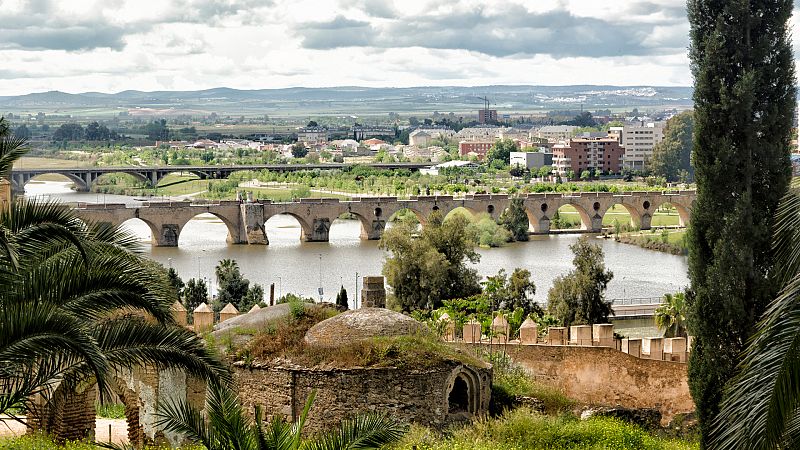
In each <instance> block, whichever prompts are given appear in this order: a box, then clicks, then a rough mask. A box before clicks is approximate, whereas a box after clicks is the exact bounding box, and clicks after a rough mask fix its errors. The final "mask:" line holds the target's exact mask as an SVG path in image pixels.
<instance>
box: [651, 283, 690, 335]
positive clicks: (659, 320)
mask: <svg viewBox="0 0 800 450" xmlns="http://www.w3.org/2000/svg"><path fill="white" fill-rule="evenodd" d="M653 319H654V320H655V322H656V326H657V327H658V329H659V330H664V337H666V338H674V337H687V333H686V295H685V294H684V293H683V292H678V293H676V294H664V301H663V302H662V304H661V305H660V306H659V307H658V308H656V311H655V314H654V315H653Z"/></svg>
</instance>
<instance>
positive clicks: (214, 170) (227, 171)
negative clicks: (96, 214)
mask: <svg viewBox="0 0 800 450" xmlns="http://www.w3.org/2000/svg"><path fill="white" fill-rule="evenodd" d="M348 166H350V164H344V163H326V164H251V165H237V166H159V167H144V166H142V167H90V168H72V169H56V168H50V169H47V168H40V169H23V168H15V169H14V170H13V171H12V172H11V188H12V190H13V191H14V192H24V190H25V185H26V184H27V183H28V182H29V181H30V180H31V179H33V178H34V177H37V176H39V175H44V174H58V175H64V176H65V177H67V178H69V180H70V181H72V182H73V183H75V189H76V190H78V191H81V192H88V191H89V190H91V188H92V185H94V183H95V181H97V179H98V178H100V177H101V176H103V175H105V174H109V173H126V174H129V175H132V176H134V177H135V178H136V179H138V180H140V181H144V182H147V183H149V184H150V185H151V186H156V185H158V182H159V181H161V179H162V178H164V177H165V176H167V175H169V174H171V173H175V172H189V173H193V174H195V175H197V176H198V177H200V179H201V180H205V179H220V178H228V177H229V176H230V175H231V174H232V173H234V172H241V171H247V170H253V171H256V170H269V171H272V172H294V171H299V170H314V169H320V170H331V169H344V168H347V167H348ZM369 166H370V167H373V168H375V169H409V170H419V169H420V168H423V167H428V166H430V163H375V164H369Z"/></svg>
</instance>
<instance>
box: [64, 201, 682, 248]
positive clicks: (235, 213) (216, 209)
mask: <svg viewBox="0 0 800 450" xmlns="http://www.w3.org/2000/svg"><path fill="white" fill-rule="evenodd" d="M520 198H522V201H523V206H524V208H525V211H526V213H527V216H528V221H529V222H530V224H531V226H532V228H533V231H534V233H541V234H545V233H549V232H550V220H551V218H552V217H553V215H554V214H555V212H556V211H558V208H560V207H561V206H564V205H571V206H572V207H574V208H575V209H576V210H577V211H578V214H579V216H580V218H581V228H582V229H583V230H586V231H591V232H599V231H601V230H602V228H603V217H604V216H605V214H606V212H607V211H608V210H609V208H611V207H612V206H614V205H622V206H623V207H624V208H625V209H626V210H627V211H628V212H629V213H630V215H631V224H632V225H633V226H638V227H640V228H641V229H643V230H647V229H650V225H651V220H652V217H653V214H654V213H655V211H656V210H657V209H658V208H659V207H660V206H661V205H663V204H665V203H669V204H671V205H673V206H674V207H675V208H676V209H677V210H678V214H679V216H680V225H682V226H685V225H686V224H688V222H689V213H690V211H691V208H692V203H693V202H694V199H695V192H694V191H675V192H664V193H662V192H626V193H624V194H612V193H572V194H527V195H526V196H521V197H520ZM511 200H512V198H511V197H509V196H508V195H495V194H484V195H478V194H475V195H467V196H465V197H463V198H454V197H453V196H418V197H412V198H411V199H408V200H405V199H402V200H401V199H398V198H397V197H361V198H354V199H352V200H338V199H326V198H323V199H301V200H299V201H294V202H287V203H272V202H270V201H260V202H240V201H220V202H215V203H192V202H189V201H185V202H149V203H143V204H142V206H135V207H128V206H126V205H124V204H105V205H104V204H79V205H78V207H77V209H76V212H77V213H78V215H79V216H80V217H81V218H83V219H84V220H86V221H92V222H106V223H111V224H114V225H120V224H122V223H123V222H125V221H126V220H130V219H134V218H135V219H140V220H142V221H143V222H144V223H146V224H147V225H148V226H149V227H150V230H151V231H152V235H153V245H155V246H163V247H175V246H177V245H178V238H179V237H180V234H181V231H182V230H183V228H184V226H185V225H186V223H187V222H189V221H190V220H191V219H192V218H194V217H195V216H197V215H198V214H203V213H209V214H213V215H214V216H216V217H218V218H219V219H221V220H222V222H224V223H225V225H226V226H227V227H228V239H227V240H228V242H229V243H232V244H268V243H269V238H268V236H267V233H266V228H265V224H266V222H267V220H269V218H270V217H273V216H275V215H278V214H287V215H290V216H292V217H294V218H295V219H296V220H297V222H299V223H300V228H301V230H302V231H301V236H300V237H301V239H302V240H304V241H306V242H327V241H328V236H329V231H330V227H331V223H332V222H333V221H334V220H336V218H338V217H339V216H341V215H342V214H345V213H348V214H352V215H354V216H355V217H357V218H358V220H359V221H360V222H361V238H362V239H369V240H374V239H380V237H381V235H382V234H383V230H384V229H385V227H386V222H387V221H388V220H389V219H390V218H391V217H392V216H393V215H394V214H395V213H397V212H399V211H402V210H409V211H411V212H413V213H414V214H415V215H416V216H417V218H418V219H419V220H420V222H422V223H425V221H426V220H427V218H428V216H430V214H431V213H433V212H434V211H439V212H440V213H442V214H443V215H447V214H448V213H449V212H451V211H453V210H454V209H456V208H459V207H463V208H465V209H467V210H468V211H470V212H471V213H472V214H479V213H484V212H485V213H487V214H489V215H490V216H492V217H493V218H495V219H497V218H499V216H500V214H501V213H502V212H503V211H504V210H505V209H506V208H508V206H509V205H510V202H511Z"/></svg>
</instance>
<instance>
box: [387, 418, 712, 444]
mask: <svg viewBox="0 0 800 450" xmlns="http://www.w3.org/2000/svg"><path fill="white" fill-rule="evenodd" d="M393 448H395V449H412V448H416V449H417V450H468V449H469V450H473V449H474V450H500V449H502V450H522V449H526V450H527V449H532V450H533V449H543V450H544V449H548V450H549V449H576V450H577V449H581V450H583V449H604V450H606V449H607V450H629V449H630V450H640V449H644V450H650V449H652V450H661V449H687V450H688V449H695V448H698V447H697V445H696V444H692V443H688V442H683V441H678V440H665V439H661V438H658V437H655V436H652V435H650V434H648V433H647V432H645V431H644V430H642V429H641V428H639V427H636V426H634V425H631V424H627V423H624V422H621V421H619V420H616V419H611V418H601V417H595V418H591V419H588V420H579V419H577V418H575V417H573V416H569V415H562V416H559V417H550V416H544V415H541V414H537V413H534V412H532V411H530V410H528V409H524V408H521V409H517V410H514V411H510V412H507V413H505V414H504V415H503V416H502V417H500V418H497V419H483V420H478V421H477V422H475V423H473V424H471V425H467V426H464V427H463V428H458V429H455V430H451V432H449V433H447V434H445V435H441V434H439V433H438V432H435V431H432V430H430V429H427V428H423V427H412V428H411V431H410V432H409V433H408V434H407V435H406V437H405V439H403V441H402V442H401V443H400V444H399V445H396V446H395V447H393Z"/></svg>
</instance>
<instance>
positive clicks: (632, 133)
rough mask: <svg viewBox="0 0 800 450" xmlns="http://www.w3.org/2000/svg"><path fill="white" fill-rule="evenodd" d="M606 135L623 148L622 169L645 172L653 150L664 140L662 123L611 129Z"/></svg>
mask: <svg viewBox="0 0 800 450" xmlns="http://www.w3.org/2000/svg"><path fill="white" fill-rule="evenodd" d="M608 135H609V136H610V137H613V138H615V139H616V140H617V141H619V143H620V145H621V146H622V147H624V148H625V160H624V161H623V167H624V168H626V169H630V170H645V169H646V168H647V162H648V161H649V160H650V158H651V157H652V156H653V148H654V147H655V146H656V144H658V143H659V142H661V141H662V140H663V139H664V123H663V122H650V123H641V124H636V125H625V126H622V127H611V128H609V130H608Z"/></svg>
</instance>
